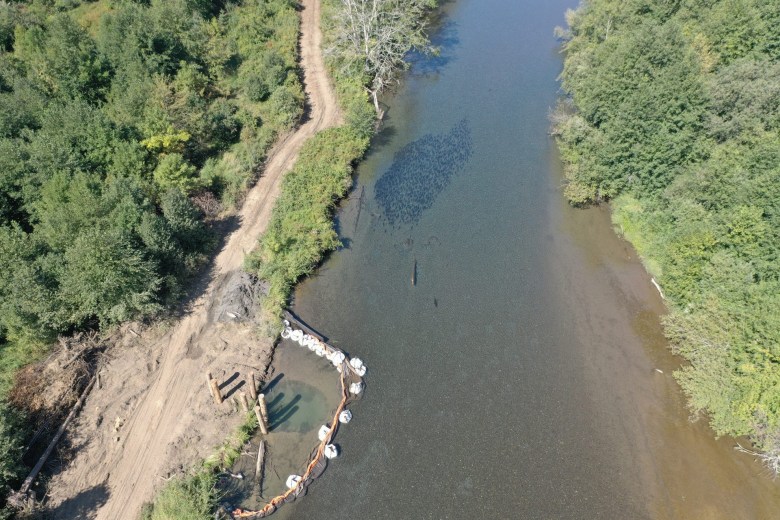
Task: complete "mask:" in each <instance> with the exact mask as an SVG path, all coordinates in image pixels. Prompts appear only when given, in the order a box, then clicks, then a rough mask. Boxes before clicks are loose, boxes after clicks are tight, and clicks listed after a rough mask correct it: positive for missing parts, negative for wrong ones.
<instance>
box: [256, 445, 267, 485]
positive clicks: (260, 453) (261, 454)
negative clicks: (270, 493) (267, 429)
mask: <svg viewBox="0 0 780 520" xmlns="http://www.w3.org/2000/svg"><path fill="white" fill-rule="evenodd" d="M264 465H265V441H264V440H260V446H258V447H257V464H255V480H257V485H258V486H259V487H260V494H261V495H262V494H263V466H264Z"/></svg>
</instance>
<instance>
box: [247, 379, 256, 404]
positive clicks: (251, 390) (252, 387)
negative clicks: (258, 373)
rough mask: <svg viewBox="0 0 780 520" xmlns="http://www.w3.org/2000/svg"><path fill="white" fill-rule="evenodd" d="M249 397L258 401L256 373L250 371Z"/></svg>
mask: <svg viewBox="0 0 780 520" xmlns="http://www.w3.org/2000/svg"><path fill="white" fill-rule="evenodd" d="M249 397H251V398H252V402H253V403H254V402H255V401H257V385H256V384H255V373H254V372H249Z"/></svg>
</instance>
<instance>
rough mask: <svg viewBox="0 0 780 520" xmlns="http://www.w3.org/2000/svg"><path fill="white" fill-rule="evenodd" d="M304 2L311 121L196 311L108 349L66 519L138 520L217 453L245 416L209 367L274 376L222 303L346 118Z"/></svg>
mask: <svg viewBox="0 0 780 520" xmlns="http://www.w3.org/2000/svg"><path fill="white" fill-rule="evenodd" d="M301 3H302V5H303V10H302V12H301V36H300V50H301V52H300V54H301V56H300V60H301V68H302V69H303V73H304V86H305V89H306V94H307V113H308V115H309V117H308V120H307V121H306V122H305V123H304V124H302V125H301V126H300V127H299V128H298V130H297V131H296V132H294V133H292V134H290V135H289V136H287V137H286V138H285V139H284V140H282V141H281V142H280V143H278V144H277V145H276V146H275V148H274V149H273V150H272V152H271V154H270V156H269V159H268V161H267V165H266V168H265V171H264V173H263V175H262V176H261V177H260V179H259V180H258V182H257V184H256V185H255V186H254V187H253V188H252V190H251V191H250V192H249V194H248V196H247V199H246V201H245V203H244V205H243V207H242V209H241V212H240V215H239V217H240V225H239V227H238V229H236V230H235V231H234V232H233V233H232V234H231V235H230V236H229V237H228V238H227V240H226V242H225V246H224V248H223V249H222V250H221V251H220V253H219V254H218V255H217V256H216V258H215V260H214V264H213V266H212V270H211V276H210V278H209V280H208V285H207V287H206V289H205V290H204V291H203V293H202V294H201V295H200V296H199V297H198V298H197V299H195V300H194V301H193V302H192V304H191V306H190V308H189V309H188V310H187V313H186V315H185V316H184V317H183V318H182V319H181V320H179V321H178V322H177V323H176V324H175V325H174V326H173V328H171V329H170V330H168V331H167V332H160V331H157V332H155V331H154V330H151V331H148V332H146V333H142V334H141V337H140V338H138V337H135V334H131V332H127V333H126V334H125V336H126V337H123V338H122V339H123V340H122V341H119V342H117V343H119V345H124V346H123V347H122V346H116V347H113V349H112V350H113V351H111V352H109V355H108V359H109V361H108V363H107V364H106V366H104V367H103V368H102V369H101V372H100V388H99V389H98V388H96V389H95V390H93V392H92V394H91V395H90V396H89V398H88V400H87V402H86V405H85V407H84V410H83V411H82V413H81V415H80V417H79V419H78V420H77V421H76V422H75V423H74V425H73V426H71V427H70V428H69V431H68V442H69V443H70V444H71V446H73V448H74V453H75V455H74V458H73V460H71V461H70V463H69V464H67V465H66V466H65V467H64V468H63V469H62V471H60V472H59V473H58V474H55V475H54V477H53V478H52V481H51V483H50V487H49V489H50V493H49V500H48V502H47V503H48V506H49V509H50V511H51V513H52V515H53V516H54V517H55V518H68V519H71V518H94V519H99V520H120V519H129V520H134V519H136V518H137V517H138V514H139V511H140V509H141V506H142V505H143V503H144V502H147V501H149V500H151V498H152V497H153V495H154V492H155V490H156V489H157V488H159V487H160V486H161V485H162V484H163V483H164V481H165V479H166V477H167V476H168V475H169V474H171V473H173V472H176V471H178V470H180V469H183V468H186V467H187V466H188V465H190V464H192V463H194V462H196V461H197V460H198V458H202V457H204V456H206V455H208V454H209V453H210V452H211V451H212V450H213V449H214V447H215V446H217V445H219V444H220V443H221V442H222V441H223V440H224V438H225V436H226V435H227V434H228V433H230V432H231V431H232V430H233V429H234V428H235V426H236V425H237V424H238V423H239V421H240V416H241V414H238V413H235V412H234V411H233V409H232V406H231V404H230V402H228V401H226V402H225V403H223V405H222V406H221V407H217V406H216V405H214V404H213V403H212V402H211V401H210V397H209V395H208V391H207V389H206V385H205V379H204V373H205V371H207V370H211V371H212V372H213V374H214V376H215V377H216V378H217V379H219V380H220V381H224V382H225V383H227V384H226V386H225V391H226V392H229V391H230V390H231V388H233V389H235V387H238V386H240V385H241V382H242V381H243V379H244V377H245V376H246V375H247V374H248V372H249V370H259V371H260V372H261V373H262V372H263V371H264V370H265V366H266V365H267V362H268V359H269V347H270V341H269V340H268V339H264V340H262V339H259V338H257V337H256V335H255V334H254V333H253V331H252V330H251V326H250V325H241V324H227V325H225V324H220V323H217V322H216V320H215V316H214V314H215V312H214V306H215V303H216V302H218V301H219V299H220V297H221V294H222V290H223V289H224V287H225V285H226V282H227V281H228V280H229V279H230V278H231V275H232V274H234V273H235V272H236V271H238V270H240V269H241V267H242V263H243V260H244V257H245V255H246V254H247V253H248V252H249V251H251V250H252V249H253V248H254V247H255V245H256V243H257V240H258V238H259V237H260V235H261V234H262V233H263V231H264V230H265V229H266V227H267V226H268V222H269V219H270V216H271V210H272V208H273V205H274V202H275V200H276V198H277V197H278V195H279V191H280V186H281V179H282V177H283V174H284V173H285V172H287V171H289V169H290V168H291V167H292V165H293V164H294V162H295V160H296V158H297V156H298V153H299V151H300V149H301V146H302V145H303V143H304V142H305V141H306V140H307V139H308V138H310V137H311V136H313V135H314V134H315V133H317V132H318V131H320V130H322V129H324V128H327V127H331V126H335V125H336V124H338V123H339V122H340V117H341V116H340V113H339V110H338V105H337V101H336V98H335V95H334V92H333V89H332V87H331V84H330V81H329V78H328V77H327V74H326V71H325V66H324V63H323V58H322V51H321V42H322V34H321V32H320V26H319V20H320V1H319V0H302V1H301ZM154 336H157V337H156V338H155V337H154ZM258 342H259V343H258ZM233 376H235V377H233ZM242 390H245V387H244V388H242Z"/></svg>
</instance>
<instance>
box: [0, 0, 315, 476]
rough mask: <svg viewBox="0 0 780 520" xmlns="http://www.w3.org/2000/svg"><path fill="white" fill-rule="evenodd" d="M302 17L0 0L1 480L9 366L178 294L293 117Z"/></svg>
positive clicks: (164, 1)
mask: <svg viewBox="0 0 780 520" xmlns="http://www.w3.org/2000/svg"><path fill="white" fill-rule="evenodd" d="M298 25H299V17H298V13H297V12H296V4H295V3H294V2H293V1H291V0H244V1H233V2H227V1H225V2H219V1H217V2H211V1H205V0H149V1H130V0H98V1H92V2H86V1H84V2H81V1H78V0H31V1H23V2H2V3H0V46H1V47H2V50H0V489H2V490H5V488H6V486H7V485H9V484H10V483H13V482H15V481H16V480H15V479H17V478H18V476H19V472H20V469H21V468H20V460H21V455H22V453H23V449H22V446H23V440H24V438H25V435H26V434H27V431H26V428H25V426H24V417H23V414H21V413H20V411H19V410H18V407H17V408H15V407H12V406H9V403H8V399H7V397H8V392H9V389H10V387H11V385H12V384H13V378H14V374H15V372H16V370H17V369H18V368H19V367H21V366H22V365H24V364H27V363H30V362H32V361H35V360H36V359H39V358H40V357H41V356H43V355H44V354H45V353H46V351H47V348H48V345H50V344H51V342H52V341H53V340H54V339H55V338H56V337H57V336H58V335H61V334H71V333H73V332H77V331H82V330H95V329H97V328H100V329H106V328H110V327H112V326H114V325H116V324H118V323H121V322H123V321H126V320H130V319H139V318H145V317H149V316H156V315H159V314H160V313H161V312H164V311H165V310H167V309H170V308H171V307H172V306H173V305H175V304H176V303H177V302H179V301H181V298H182V297H183V295H184V294H185V291H186V289H187V282H188V280H190V279H191V278H192V277H193V275H194V274H195V273H196V272H197V271H198V269H200V268H201V267H202V266H203V265H204V264H205V263H206V261H207V260H208V257H209V255H210V254H211V253H212V252H213V250H214V249H215V246H216V245H217V237H218V234H219V233H218V232H217V231H218V230H219V229H220V226H221V225H222V222H223V221H224V216H225V215H226V214H229V212H230V211H231V210H232V209H233V208H234V207H235V206H236V205H238V204H240V202H241V198H242V196H243V194H244V193H245V191H246V189H247V187H248V186H249V185H250V184H251V183H252V182H253V181H254V179H255V178H256V176H257V174H258V172H259V168H260V166H261V165H262V162H263V160H264V158H265V154H266V152H267V150H268V149H269V147H270V145H271V144H272V143H273V142H274V140H275V139H276V137H277V135H279V134H280V133H281V132H285V131H287V130H289V129H291V128H292V127H293V126H294V125H295V124H297V122H298V120H299V118H300V116H301V114H302V110H303V90H302V87H301V85H300V81H299V77H298V70H297V38H298Z"/></svg>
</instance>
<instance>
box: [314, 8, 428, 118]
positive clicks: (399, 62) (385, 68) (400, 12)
mask: <svg viewBox="0 0 780 520" xmlns="http://www.w3.org/2000/svg"><path fill="white" fill-rule="evenodd" d="M435 5H436V1H435V0H341V8H340V9H337V10H336V13H335V15H334V16H335V19H334V23H335V27H336V38H335V41H334V49H329V50H331V51H335V52H337V53H338V54H339V56H340V57H342V58H343V59H344V60H345V63H346V65H347V66H352V65H355V64H358V65H360V66H362V68H363V70H364V72H365V73H366V75H367V76H368V78H369V83H368V87H367V90H368V92H369V94H370V95H371V98H372V100H373V103H374V108H375V109H376V112H377V115H378V117H379V118H380V119H381V118H382V115H383V114H382V110H381V109H380V107H379V94H380V93H382V91H384V90H385V89H386V88H387V87H388V86H390V85H392V84H393V82H394V81H395V80H396V78H397V72H398V71H399V70H402V69H404V68H406V67H407V66H408V64H407V62H406V61H404V58H405V57H406V55H407V54H408V53H409V51H411V50H413V49H414V50H418V51H423V52H428V51H430V50H432V49H431V47H430V42H429V40H428V36H427V34H426V33H425V18H426V12H427V11H428V10H429V9H431V8H433V7H435Z"/></svg>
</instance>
